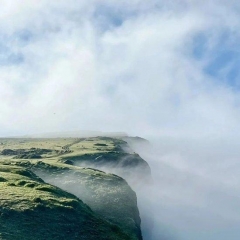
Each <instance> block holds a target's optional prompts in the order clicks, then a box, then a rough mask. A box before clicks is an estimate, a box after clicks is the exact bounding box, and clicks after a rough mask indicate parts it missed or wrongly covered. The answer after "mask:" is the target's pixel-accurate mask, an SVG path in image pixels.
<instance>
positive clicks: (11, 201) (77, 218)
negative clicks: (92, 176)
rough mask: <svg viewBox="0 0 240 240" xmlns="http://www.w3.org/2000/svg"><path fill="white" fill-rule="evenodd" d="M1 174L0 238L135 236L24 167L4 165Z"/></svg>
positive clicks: (37, 238) (37, 239)
mask: <svg viewBox="0 0 240 240" xmlns="http://www.w3.org/2000/svg"><path fill="white" fill-rule="evenodd" d="M26 172H28V174H26ZM22 173H23V174H22ZM26 175H27V176H26ZM0 176H1V180H3V179H4V181H0V196H1V203H0V239H3V240H12V239H14V240H18V239H19V240H20V239H24V240H30V239H31V240H35V239H36V240H39V239H56V240H60V239H61V240H64V239H92V240H93V239H94V240H95V239H102V240H104V239H109V240H110V239H116V240H122V239H129V240H130V239H132V238H130V237H129V236H127V235H126V234H124V233H123V231H122V230H121V229H120V228H119V227H118V226H116V225H113V224H111V223H109V222H107V221H105V220H104V219H101V218H100V217H99V216H98V215H96V214H95V213H94V212H93V211H92V210H91V209H90V208H89V207H88V206H87V205H85V204H84V203H83V202H82V201H81V200H79V199H78V198H76V197H75V196H74V195H72V194H69V193H67V192H65V191H63V190H61V189H59V188H57V187H54V186H52V185H49V184H46V183H44V182H43V181H39V180H38V179H39V178H38V177H37V176H35V175H34V174H33V173H32V172H30V171H28V170H26V169H24V168H20V167H15V166H6V165H5V166H3V165H0ZM29 176H32V177H29Z"/></svg>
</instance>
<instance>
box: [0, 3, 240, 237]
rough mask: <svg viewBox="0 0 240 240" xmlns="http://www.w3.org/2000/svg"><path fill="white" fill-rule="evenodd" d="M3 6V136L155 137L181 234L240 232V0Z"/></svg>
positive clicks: (168, 209)
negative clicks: (98, 133) (113, 134)
mask: <svg viewBox="0 0 240 240" xmlns="http://www.w3.org/2000/svg"><path fill="white" fill-rule="evenodd" d="M0 6H1V8H0V83H1V84H0V136H1V137H6V136H17V135H26V134H36V133H42V132H63V131H75V130H76V131H79V130H93V131H106V132H110V131H117V132H126V133H128V134H129V135H133V136H136V135H138V136H142V137H146V138H148V139H150V140H151V141H152V142H154V144H155V145H154V146H155V148H154V149H155V150H154V151H153V152H151V153H150V152H141V154H142V155H143V156H145V158H146V159H148V160H149V162H150V165H151V166H152V167H153V168H154V170H153V174H154V175H155V176H156V182H157V183H158V186H159V192H160V193H159V195H158V196H156V199H157V200H160V203H159V204H160V205H158V206H159V211H160V213H162V215H160V216H162V219H161V221H160V220H159V221H160V222H161V224H162V225H167V226H168V225H169V228H170V232H171V234H172V235H174V237H173V240H188V239H189V240H192V239H194V240H197V239H198V238H199V239H205V240H214V239H218V240H220V239H221V240H222V239H223V240H225V239H229V240H235V239H239V236H240V232H239V231H238V230H237V229H238V226H239V223H240V218H239V215H240V214H238V209H240V206H239V202H240V201H239V194H238V193H240V187H239V184H240V178H239V176H238V172H239V171H238V170H239V167H240V166H239V163H238V161H239V157H240V152H239V150H238V142H239V137H240V136H239V135H240V124H239V122H240V95H239V91H240V79H239V76H240V70H239V69H240V68H239V64H240V45H239V38H240V21H239V19H240V2H239V1H238V0H228V1H226V0H214V1H211V0H209V1H206V0H203V1H197V0H181V1H180V0H171V1H161V0H149V1H143V0H131V1H126V0H121V1H119V0H118V1H115V0H111V1H110V0H98V1H97V0H88V1H86V0H81V1H77V0H68V1H66V0H58V1H46V0H38V1H37V0H14V1H13V0H0ZM139 151H141V149H140V150H139ZM181 193H183V194H181ZM180 196H182V198H180ZM183 196H184V197H183ZM185 210H186V211H185ZM183 212H184V214H183ZM179 219H183V220H181V221H180V220H179ZM207 219H208V221H207ZM160 222H159V223H160ZM181 222H184V223H185V224H182V223H181ZM210 223H211V224H210ZM212 223H215V224H213V225H212ZM197 226H198V227H197ZM186 228H187V229H186ZM209 229H210V230H209ZM175 232H176V233H175ZM184 234H185V235H184ZM231 234H232V235H231ZM175 235H176V236H175ZM163 240H169V239H167V238H166V239H163ZM170 240H172V239H170Z"/></svg>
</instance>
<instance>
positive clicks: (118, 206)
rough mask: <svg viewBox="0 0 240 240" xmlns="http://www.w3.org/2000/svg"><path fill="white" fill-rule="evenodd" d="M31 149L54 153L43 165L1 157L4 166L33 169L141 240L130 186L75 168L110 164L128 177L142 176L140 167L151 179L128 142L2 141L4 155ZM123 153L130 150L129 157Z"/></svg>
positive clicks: (83, 140) (31, 161)
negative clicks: (47, 150)
mask: <svg viewBox="0 0 240 240" xmlns="http://www.w3.org/2000/svg"><path fill="white" fill-rule="evenodd" d="M31 148H39V149H49V150H51V151H50V152H49V153H47V154H43V155H42V156H41V157H42V159H41V161H39V160H30V159H28V160H15V159H13V158H16V156H6V155H5V156H0V162H1V159H2V161H3V162H6V161H7V162H8V163H11V164H18V165H22V166H24V165H25V167H27V168H31V169H32V170H33V171H34V172H36V173H37V174H38V175H40V176H41V177H42V178H43V179H44V180H46V181H47V182H49V183H52V184H54V185H56V186H59V187H61V188H62V189H65V190H67V191H69V192H71V193H73V194H75V195H76V196H78V197H79V198H80V199H81V200H83V201H84V202H85V203H87V204H88V205H89V206H90V207H91V208H92V209H93V211H94V212H96V213H98V214H100V216H101V217H103V218H104V219H107V220H109V221H111V222H112V223H114V224H117V225H118V226H119V227H121V229H122V230H123V231H124V232H125V233H126V234H128V235H129V236H130V237H131V239H141V231H140V218H139V213H138V209H137V202H136V195H135V193H134V192H133V191H132V190H131V189H130V187H129V186H128V184H127V183H126V182H125V181H124V180H123V179H121V178H119V177H117V176H114V175H112V174H106V173H103V172H100V171H96V170H93V169H92V170H91V169H83V168H78V167H76V166H71V165H81V164H83V165H84V166H88V167H89V166H90V167H99V168H101V166H103V165H105V164H108V165H109V163H110V164H111V167H113V168H116V167H119V166H120V167H121V169H124V171H125V172H124V171H123V172H117V173H120V175H121V174H122V173H123V174H122V175H123V176H124V174H126V175H128V174H130V173H131V174H136V173H139V169H137V167H139V166H140V167H141V169H143V172H141V171H140V174H142V173H143V174H142V176H144V175H149V173H150V170H149V167H148V165H147V163H146V162H145V161H144V160H143V159H141V158H140V157H139V156H138V155H137V154H135V153H133V152H131V150H130V149H128V146H127V144H126V142H124V141H122V140H121V139H114V138H105V137H99V138H82V139H75V138H65V139H1V140H0V151H2V150H4V149H13V150H19V149H28V150H29V149H31ZM123 149H124V150H125V151H126V150H127V152H128V153H126V152H125V151H123ZM17 157H18V156H17ZM96 158H97V159H98V161H96ZM64 163H68V164H64ZM96 163H97V164H96ZM69 164H71V165H69ZM134 170H135V172H134ZM113 172H114V171H113ZM22 189H23V188H22ZM22 189H21V190H20V191H22ZM34 212H36V210H35V211H34ZM40 239H43V238H40ZM73 239H74V238H73ZM81 239H84V238H81ZM88 239H91V238H88ZM98 239H100V238H98ZM104 239H107V238H104ZM111 239H115V238H111ZM124 239H127V238H124Z"/></svg>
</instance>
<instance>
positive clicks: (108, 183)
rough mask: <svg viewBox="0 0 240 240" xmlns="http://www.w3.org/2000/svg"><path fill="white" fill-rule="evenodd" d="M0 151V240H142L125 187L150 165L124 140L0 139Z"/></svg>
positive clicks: (143, 175)
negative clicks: (30, 233)
mask: <svg viewBox="0 0 240 240" xmlns="http://www.w3.org/2000/svg"><path fill="white" fill-rule="evenodd" d="M0 151H1V155H0V164H2V165H0V184H1V191H0V200H1V202H0V210H1V211H0V214H1V215H0V221H1V222H0V223H2V224H1V227H0V236H1V237H0V239H6V240H8V239H9V240H10V239H20V238H22V239H39V240H41V239H59V240H60V239H70V240H71V239H106V240H107V239H116V240H117V239H126V240H127V239H130V240H141V239H142V233H141V220H140V216H139V210H138V207H137V197H136V194H135V192H134V191H133V190H132V189H131V187H130V186H134V185H136V183H137V184H138V185H141V184H142V183H143V182H145V183H147V182H149V181H150V179H151V176H150V175H151V174H150V168H149V166H148V164H147V163H146V162H145V161H144V160H143V159H142V158H141V157H140V156H139V155H138V154H136V153H134V152H133V151H132V150H131V149H130V147H129V146H128V145H127V143H126V142H125V141H123V140H122V139H120V138H109V137H94V138H93V137H92V138H67V139H61V138H59V139H1V140H0ZM97 169H98V170H97ZM100 170H104V171H106V172H108V173H106V172H104V171H100ZM23 172H24V173H25V174H22V173H23ZM113 173H114V174H113ZM116 174H117V175H118V176H117V175H116ZM120 176H121V177H120ZM122 177H123V178H125V179H126V180H127V181H128V182H129V183H130V186H129V184H128V183H127V182H126V181H125V180H124V179H123V178H122ZM42 179H43V180H44V182H43V180H42ZM139 179H141V180H139ZM49 184H51V185H49ZM54 186H56V187H54ZM70 193H71V194H70ZM6 196H7V197H6ZM6 220H8V221H6ZM14 226H15V227H14ZM32 229H36V231H35V230H34V231H32V232H33V234H32V235H31V236H29V234H27V233H29V232H31V230H32ZM66 234H67V235H66ZM96 236H98V237H97V238H96Z"/></svg>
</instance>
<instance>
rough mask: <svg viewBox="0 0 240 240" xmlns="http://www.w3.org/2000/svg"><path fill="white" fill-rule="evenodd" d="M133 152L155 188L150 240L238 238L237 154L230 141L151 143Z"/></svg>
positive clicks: (239, 190) (239, 179)
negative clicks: (146, 165) (149, 173)
mask: <svg viewBox="0 0 240 240" xmlns="http://www.w3.org/2000/svg"><path fill="white" fill-rule="evenodd" d="M134 148H135V149H136V151H138V152H139V153H140V155H141V156H142V157H143V158H144V159H145V160H147V161H148V163H149V164H150V166H151V169H152V176H153V179H154V186H153V189H152V190H151V191H148V189H146V192H145V195H144V196H147V197H145V199H144V201H145V202H146V203H147V201H148V199H149V202H150V203H151V204H152V208H153V213H154V214H153V215H154V219H155V228H154V231H153V239H154V240H192V239H194V240H202V239H204V240H216V239H218V240H226V239H231V240H237V239H239V237H240V230H239V224H240V175H239V169H240V161H239V157H240V149H239V146H238V143H237V142H234V141H233V139H215V140H207V139H204V140H200V139H198V140H186V139H185V140H184V139H181V140H180V139H178V140H176V139H175V140H174V139H167V138H161V139H157V140H156V139H155V141H154V142H153V143H152V144H151V146H148V147H143V146H142V145H141V146H139V147H138V146H137V145H135V146H134Z"/></svg>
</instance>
